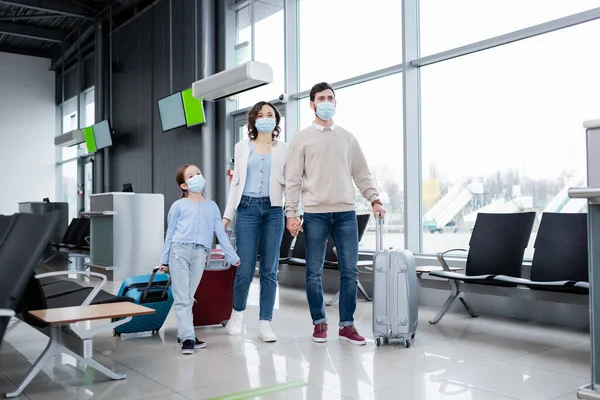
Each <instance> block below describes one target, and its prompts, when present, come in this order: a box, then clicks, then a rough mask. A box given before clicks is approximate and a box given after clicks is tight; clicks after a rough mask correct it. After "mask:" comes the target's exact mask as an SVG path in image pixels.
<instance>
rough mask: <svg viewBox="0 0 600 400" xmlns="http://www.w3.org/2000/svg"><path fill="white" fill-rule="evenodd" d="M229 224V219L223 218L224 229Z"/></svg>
mask: <svg viewBox="0 0 600 400" xmlns="http://www.w3.org/2000/svg"><path fill="white" fill-rule="evenodd" d="M229 224H231V220H229V219H227V218H223V226H225V229H227V228H229Z"/></svg>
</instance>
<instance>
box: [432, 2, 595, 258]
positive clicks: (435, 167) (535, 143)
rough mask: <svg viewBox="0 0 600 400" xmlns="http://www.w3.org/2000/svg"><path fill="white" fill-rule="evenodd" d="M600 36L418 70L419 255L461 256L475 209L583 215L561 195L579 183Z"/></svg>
mask: <svg viewBox="0 0 600 400" xmlns="http://www.w3.org/2000/svg"><path fill="white" fill-rule="evenodd" d="M453 3H454V2H453ZM486 3H487V2H486ZM526 3H527V2H526ZM550 3H552V4H554V2H550ZM576 3H578V2H576ZM544 4H546V2H544ZM565 4H566V3H565ZM524 6H525V5H524ZM541 11H543V7H540V12H541ZM533 14H535V13H533ZM499 19H501V18H499ZM429 24H431V22H429ZM599 36H600V21H594V22H589V23H585V24H582V25H578V26H575V27H571V28H568V29H564V30H560V31H556V32H553V33H549V34H545V35H541V36H537V37H534V38H531V39H527V40H523V41H519V42H516V43H512V44H509V45H505V46H501V47H496V48H493V49H490V50H486V51H481V52H478V53H474V54H471V55H468V56H464V57H460V58H456V59H452V60H448V61H444V62H441V63H438V64H433V65H430V66H426V67H423V68H422V69H421V90H422V95H421V99H422V111H421V115H422V147H423V159H422V160H423V179H424V185H423V214H424V221H423V222H424V233H423V235H424V237H423V251H424V252H426V253H435V252H438V251H441V250H446V249H450V248H467V246H468V242H469V237H470V230H471V227H472V225H473V222H474V218H475V215H476V213H477V211H478V210H489V211H496V212H502V211H505V212H515V211H520V210H535V211H537V212H538V213H541V212H543V211H544V210H547V211H552V212H581V211H584V210H585V204H584V202H581V201H580V202H577V201H570V199H569V198H568V197H567V193H566V190H562V189H563V188H565V187H568V186H578V185H582V184H584V183H585V160H586V155H585V132H584V129H583V127H582V122H583V121H584V120H586V119H593V118H597V117H598V106H599V105H598V99H597V93H598V92H599V91H600V75H599V74H598V71H597V69H598V68H597V66H598V65H599V63H600V54H598V53H597V52H594V51H590V49H591V47H590V46H592V47H593V43H594V40H595V39H593V38H597V37H599ZM561 60H576V61H574V62H573V63H568V64H565V63H564V62H563V61H561ZM444 198H445V199H446V200H444V203H446V202H447V203H446V204H444V203H442V199H444ZM438 202H439V203H440V205H439V206H438V207H437V208H434V206H435V205H436V204H437V203H438ZM539 216H540V215H538V217H539ZM535 226H537V225H535ZM535 229H536V228H535V227H534V231H535ZM431 232H436V233H431ZM437 232H443V234H439V233H437ZM534 240H535V233H534V235H532V239H531V242H530V246H529V248H528V250H527V251H526V255H525V256H526V257H528V258H529V257H531V255H532V253H533V248H532V244H533V242H534Z"/></svg>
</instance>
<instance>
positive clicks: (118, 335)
mask: <svg viewBox="0 0 600 400" xmlns="http://www.w3.org/2000/svg"><path fill="white" fill-rule="evenodd" d="M113 336H114V337H121V334H120V333H119V332H117V330H116V329H113Z"/></svg>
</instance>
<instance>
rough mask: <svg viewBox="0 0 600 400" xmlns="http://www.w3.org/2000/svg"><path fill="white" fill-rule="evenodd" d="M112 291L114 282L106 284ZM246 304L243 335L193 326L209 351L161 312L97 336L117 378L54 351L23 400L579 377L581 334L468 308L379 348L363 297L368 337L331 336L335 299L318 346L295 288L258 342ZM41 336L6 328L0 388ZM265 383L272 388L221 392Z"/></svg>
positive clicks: (431, 392)
mask: <svg viewBox="0 0 600 400" xmlns="http://www.w3.org/2000/svg"><path fill="white" fill-rule="evenodd" d="M118 287H119V283H118V282H117V283H114V284H112V285H110V286H109V288H108V290H114V289H117V288H118ZM248 304H249V307H248V310H247V311H246V313H245V319H244V322H245V325H246V333H245V335H242V336H239V337H230V336H228V335H227V333H226V330H225V329H223V328H221V327H217V328H203V329H197V335H198V337H199V338H200V339H201V340H205V341H206V342H207V343H208V348H207V349H204V350H197V352H196V354H195V355H194V356H182V355H181V354H180V353H179V351H178V348H177V347H176V321H175V317H174V315H173V312H171V315H170V316H169V318H168V320H167V323H166V325H165V327H164V328H163V330H161V332H160V333H159V334H158V335H155V336H151V335H143V336H137V337H131V336H130V337H125V335H124V336H123V337H122V338H114V337H113V336H112V335H111V334H110V333H107V334H105V335H104V336H100V337H99V338H98V339H97V340H96V341H95V351H96V356H97V357H96V359H97V360H98V361H99V362H101V363H102V364H104V365H106V366H108V367H109V368H113V369H115V370H117V371H124V372H126V373H127V375H128V377H127V379H126V380H124V381H119V382H115V381H111V380H109V379H108V378H106V377H105V376H103V375H102V374H100V373H95V371H94V370H91V369H90V370H87V371H86V372H81V371H80V370H78V369H76V368H75V365H73V364H74V360H73V359H71V358H70V357H68V356H63V357H61V358H57V359H56V360H54V362H49V363H48V365H46V366H45V368H44V370H43V372H42V373H40V375H39V376H38V377H37V378H36V379H35V380H34V381H33V382H32V383H31V384H30V385H29V387H28V388H27V390H26V392H25V395H24V396H22V398H30V399H45V400H51V399H60V400H65V399H107V400H112V399H156V400H158V399H163V400H166V399H173V400H175V399H209V398H214V397H219V398H223V399H225V398H236V399H246V398H260V399H286V400H294V399H310V400H317V399H406V400H420V399H427V400H433V399H454V400H500V399H575V398H576V395H575V392H576V390H577V388H578V387H579V386H582V385H584V384H587V383H589V376H590V365H589V363H590V361H589V359H590V351H589V348H590V345H589V336H588V334H587V333H585V332H578V331H572V330H568V329H564V328H557V327H551V326H542V325H538V324H532V323H527V322H522V321H512V320H503V319H497V318H489V317H485V316H481V317H479V318H477V319H471V318H468V317H467V316H466V314H450V315H448V316H446V317H445V318H444V320H443V321H442V322H441V323H440V324H439V325H437V326H432V325H429V324H428V323H427V320H428V319H430V318H431V317H432V316H433V315H434V314H435V312H436V310H435V309H431V308H425V307H422V308H421V309H420V310H419V311H420V316H419V318H420V321H419V329H418V333H417V337H416V339H415V341H414V342H413V346H412V347H411V348H410V349H405V348H404V347H403V346H393V345H392V346H386V347H382V348H377V347H376V346H375V345H374V343H373V340H372V338H371V337H370V333H371V306H372V303H367V302H365V301H364V300H362V299H361V300H359V304H358V308H357V312H356V325H357V327H358V329H359V332H362V333H363V334H364V335H365V336H367V337H368V338H369V342H368V343H367V345H366V346H362V347H357V346H353V345H350V344H347V343H345V342H340V341H339V340H338V338H337V332H336V330H335V326H337V322H338V316H337V311H338V309H337V307H336V306H334V307H331V308H328V311H329V315H328V316H329V319H330V327H331V329H330V339H329V342H328V343H325V344H316V343H313V342H312V341H311V337H310V335H311V333H312V327H311V323H310V320H309V314H308V310H307V305H306V298H305V295H304V293H303V291H301V290H295V289H287V288H281V289H280V290H279V292H278V297H277V303H276V308H277V309H276V311H275V316H274V321H273V329H274V331H275V333H276V334H277V335H278V341H277V342H276V343H271V344H266V343H263V342H261V341H260V340H259V339H258V337H257V334H258V281H255V283H254V284H253V286H252V290H251V296H250V300H249V302H248ZM540 306H541V305H540ZM45 344H46V338H45V336H43V335H42V334H40V333H39V332H37V331H35V330H34V329H32V328H30V327H28V326H26V325H24V324H21V326H18V327H16V328H15V329H14V330H13V331H12V332H10V333H9V334H8V335H7V337H6V341H5V342H4V343H3V345H2V347H1V348H0V393H2V394H4V393H5V392H7V391H9V390H12V389H13V388H14V387H15V383H16V382H20V380H21V379H22V377H23V376H24V375H25V374H26V372H27V369H28V367H29V366H30V365H31V362H32V360H34V359H35V358H36V357H37V356H38V355H39V354H40V353H41V351H42V350H43V348H44V346H45ZM285 383H289V384H288V385H285ZM275 385H280V386H275ZM268 387H272V388H271V389H269V391H270V392H271V393H267V394H264V393H263V394H259V393H256V392H254V394H252V393H253V392H248V393H247V396H241V395H240V396H236V397H231V396H227V395H232V394H237V393H239V392H244V391H249V390H251V389H257V388H268ZM222 396H224V397H222Z"/></svg>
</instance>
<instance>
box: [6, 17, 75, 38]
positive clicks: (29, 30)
mask: <svg viewBox="0 0 600 400" xmlns="http://www.w3.org/2000/svg"><path fill="white" fill-rule="evenodd" d="M0 33H4V34H7V35H10V36H21V37H26V38H30V39H37V40H44V41H46V42H55V43H60V42H62V41H63V40H64V38H65V36H66V34H65V33H64V32H62V31H57V30H53V29H48V28H42V27H39V26H32V25H24V24H15V23H10V22H3V21H0Z"/></svg>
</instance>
